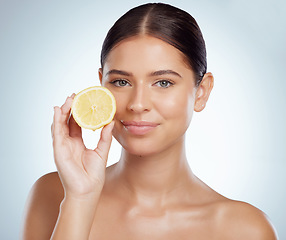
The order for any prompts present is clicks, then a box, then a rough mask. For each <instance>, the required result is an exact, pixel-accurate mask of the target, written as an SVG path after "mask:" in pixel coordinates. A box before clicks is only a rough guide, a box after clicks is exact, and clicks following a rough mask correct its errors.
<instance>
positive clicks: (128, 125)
mask: <svg viewBox="0 0 286 240" xmlns="http://www.w3.org/2000/svg"><path fill="white" fill-rule="evenodd" d="M121 123H122V124H123V126H124V129H125V130H127V131H128V132H129V133H131V134H133V135H144V134H146V133H148V132H150V131H152V130H154V129H155V128H156V127H157V126H158V125H159V124H158V123H154V122H146V121H121Z"/></svg>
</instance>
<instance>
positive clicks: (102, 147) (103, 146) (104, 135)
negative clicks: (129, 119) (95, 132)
mask: <svg viewBox="0 0 286 240" xmlns="http://www.w3.org/2000/svg"><path fill="white" fill-rule="evenodd" d="M113 127H114V121H112V122H111V123H109V124H108V125H106V126H104V127H103V129H102V130H101V135H100V139H99V141H98V144H97V147H96V148H95V149H94V151H95V152H96V153H97V154H98V155H99V156H100V157H101V159H103V160H104V161H105V162H107V157H108V152H109V149H110V146H111V141H112V129H113Z"/></svg>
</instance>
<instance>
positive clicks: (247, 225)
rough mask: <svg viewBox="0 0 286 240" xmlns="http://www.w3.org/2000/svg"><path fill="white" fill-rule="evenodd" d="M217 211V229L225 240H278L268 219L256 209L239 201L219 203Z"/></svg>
mask: <svg viewBox="0 0 286 240" xmlns="http://www.w3.org/2000/svg"><path fill="white" fill-rule="evenodd" d="M218 209H219V210H218V215H217V217H218V226H219V227H218V229H221V230H223V231H221V234H222V235H223V236H224V238H225V239H252V240H256V239H257V240H264V239H265V240H276V239H278V237H277V234H276V232H275V229H274V227H273V225H272V224H271V222H270V220H269V218H268V217H267V216H266V214H265V213H264V212H262V211H261V210H259V209H258V208H256V207H254V206H252V205H250V204H248V203H245V202H241V201H234V200H225V201H222V202H220V203H219V207H218ZM224 238H223V239H224Z"/></svg>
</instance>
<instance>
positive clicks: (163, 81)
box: [155, 80, 174, 88]
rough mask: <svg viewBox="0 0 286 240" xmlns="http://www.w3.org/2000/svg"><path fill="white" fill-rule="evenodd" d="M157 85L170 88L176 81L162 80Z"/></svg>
mask: <svg viewBox="0 0 286 240" xmlns="http://www.w3.org/2000/svg"><path fill="white" fill-rule="evenodd" d="M155 85H157V86H159V87H162V88H168V87H171V86H172V85H174V83H172V82H170V81H168V80H160V81H158V82H156V83H155Z"/></svg>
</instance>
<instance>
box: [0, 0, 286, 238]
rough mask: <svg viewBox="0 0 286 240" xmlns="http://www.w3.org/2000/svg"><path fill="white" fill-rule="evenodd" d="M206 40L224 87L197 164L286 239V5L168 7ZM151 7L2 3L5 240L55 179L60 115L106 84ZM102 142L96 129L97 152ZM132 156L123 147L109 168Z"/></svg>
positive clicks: (92, 138)
mask: <svg viewBox="0 0 286 240" xmlns="http://www.w3.org/2000/svg"><path fill="white" fill-rule="evenodd" d="M166 2H167V3H171V4H173V5H175V6H177V7H180V8H182V9H184V10H186V11H188V12H189V13H191V14H192V15H193V16H194V17H195V18H196V20H197V21H198V23H199V25H200V27H201V29H202V32H203V34H204V37H205V41H206V45H207V52H208V70H209V71H211V72H213V74H214V76H215V87H214V89H213V92H212V94H211V97H210V99H209V102H208V104H207V107H206V109H205V110H204V111H203V112H201V113H195V115H194V118H193V121H192V123H191V126H190V128H189V130H188V135H187V151H188V158H189V162H190V166H191V168H192V169H193V171H194V172H195V174H197V176H198V177H200V178H201V179H202V180H204V181H205V182H206V183H207V184H208V185H209V186H211V187H212V188H214V189H215V190H217V191H218V192H219V193H221V194H223V195H225V196H227V197H229V198H233V199H237V200H242V201H246V202H249V203H251V204H253V205H254V206H256V207H258V208H260V209H261V210H263V211H264V212H265V213H266V214H267V215H268V216H269V217H270V219H271V220H272V222H273V223H274V225H275V226H276V229H277V230H278V233H279V235H280V238H281V239H286V230H285V217H286V208H285V202H286V187H285V183H286V174H285V173H284V172H285V170H286V163H285V160H286V148H285V145H286V144H285V142H286V125H285V123H286V108H285V103H286V94H285V89H286V82H285V70H286V68H285V67H286V61H285V54H286V47H285V43H286V30H285V29H286V24H285V23H286V16H285V15H286V14H285V10H286V5H285V1H283V0H274V1H258V0H247V1H246V0H232V1H227V0H220V1H213V0H200V1H195V0H185V1H183V0H176V1H166ZM141 3H145V1H134V0H132V1H131V0H121V1H114V2H113V1H100V2H99V1H91V0H89V1H55V0H50V1H38V0H37V1H36V0H23V1H20V0H0V68H1V71H0V79H1V94H0V104H1V106H0V123H1V124H0V133H1V139H0V141H1V142H0V148H1V149H0V159H1V175H0V177H1V179H0V182H1V192H0V193H1V195H0V199H1V205H0V206H1V215H0V228H1V229H0V238H1V239H9V240H10V239H18V238H19V232H20V225H21V222H22V215H23V211H24V205H25V201H26V198H27V195H28V193H29V190H30V188H31V187H32V184H33V183H34V182H35V181H36V180H37V179H38V178H39V177H40V176H42V175H43V174H46V173H48V172H51V171H55V170H56V168H55V165H54V162H53V152H52V141H51V134H50V126H51V123H52V117H53V106H55V105H61V104H62V103H63V102H64V101H65V98H66V97H67V96H68V95H71V94H72V93H73V92H75V93H77V92H78V91H80V90H82V89H83V88H86V87H89V86H92V85H99V82H98V74H97V70H98V68H99V55H100V50H101V45H102V42H103V39H104V37H105V35H106V33H107V31H108V29H109V28H110V27H111V25H112V24H113V22H114V21H115V20H116V19H117V18H118V17H119V16H121V15H122V14H123V13H125V12H126V11H127V10H128V9H130V8H131V7H134V6H136V5H139V4H141ZM97 138H98V132H96V133H93V132H91V131H84V140H85V142H86V145H87V146H88V147H94V146H95V145H96V139H97ZM119 154H120V147H119V145H118V143H116V141H115V140H114V141H113V145H112V149H111V152H110V156H109V162H108V165H110V164H112V163H114V162H116V161H117V160H118V157H119Z"/></svg>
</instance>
